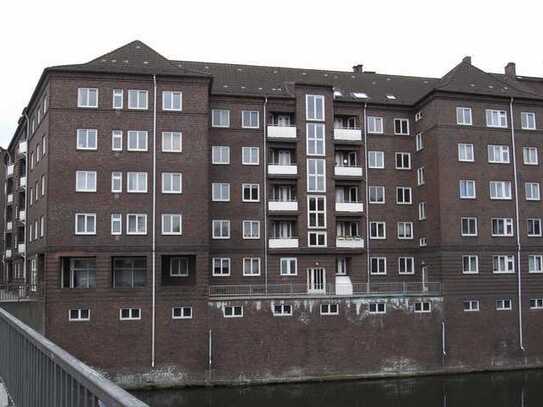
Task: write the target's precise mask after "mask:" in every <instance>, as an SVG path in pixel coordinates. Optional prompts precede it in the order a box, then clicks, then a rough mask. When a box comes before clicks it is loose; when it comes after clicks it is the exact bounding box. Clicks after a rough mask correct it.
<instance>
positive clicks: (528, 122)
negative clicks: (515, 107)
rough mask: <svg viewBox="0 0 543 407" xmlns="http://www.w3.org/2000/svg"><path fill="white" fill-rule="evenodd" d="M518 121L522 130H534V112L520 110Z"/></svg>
mask: <svg viewBox="0 0 543 407" xmlns="http://www.w3.org/2000/svg"><path fill="white" fill-rule="evenodd" d="M520 123H521V126H522V129H523V130H535V113H532V112H521V113H520Z"/></svg>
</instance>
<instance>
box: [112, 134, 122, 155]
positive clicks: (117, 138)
mask: <svg viewBox="0 0 543 407" xmlns="http://www.w3.org/2000/svg"><path fill="white" fill-rule="evenodd" d="M111 151H123V132H122V131H121V130H113V131H112V132H111Z"/></svg>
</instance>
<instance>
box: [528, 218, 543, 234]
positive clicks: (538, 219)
mask: <svg viewBox="0 0 543 407" xmlns="http://www.w3.org/2000/svg"><path fill="white" fill-rule="evenodd" d="M530 223H532V224H534V225H535V224H538V225H539V226H538V228H539V233H530ZM542 226H543V225H542V223H541V218H528V219H526V231H527V235H528V237H541V236H543V231H542Z"/></svg>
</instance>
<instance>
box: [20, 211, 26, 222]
mask: <svg viewBox="0 0 543 407" xmlns="http://www.w3.org/2000/svg"><path fill="white" fill-rule="evenodd" d="M19 220H20V221H21V222H24V221H25V220H26V212H25V211H23V210H21V211H19Z"/></svg>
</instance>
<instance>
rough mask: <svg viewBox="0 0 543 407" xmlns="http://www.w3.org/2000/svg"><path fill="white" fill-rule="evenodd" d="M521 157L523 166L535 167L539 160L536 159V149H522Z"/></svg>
mask: <svg viewBox="0 0 543 407" xmlns="http://www.w3.org/2000/svg"><path fill="white" fill-rule="evenodd" d="M522 156H523V158H524V164H525V165H537V164H539V160H538V157H537V148H536V147H524V148H523V149H522Z"/></svg>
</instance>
